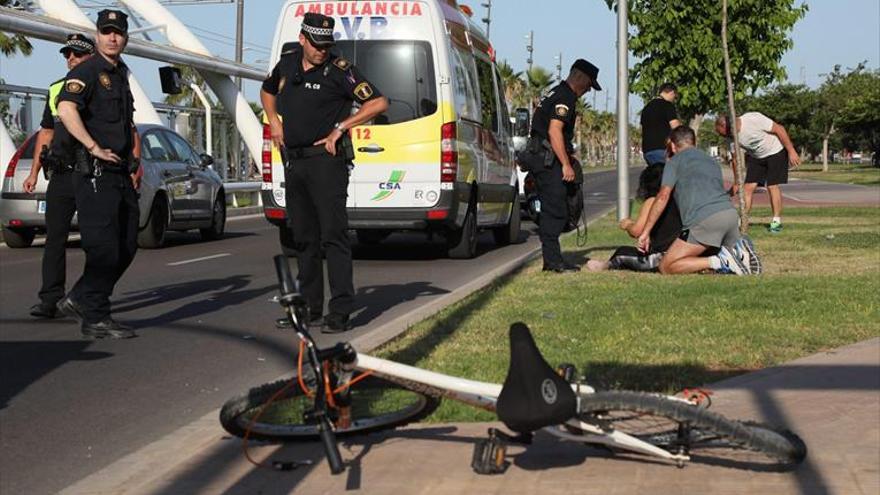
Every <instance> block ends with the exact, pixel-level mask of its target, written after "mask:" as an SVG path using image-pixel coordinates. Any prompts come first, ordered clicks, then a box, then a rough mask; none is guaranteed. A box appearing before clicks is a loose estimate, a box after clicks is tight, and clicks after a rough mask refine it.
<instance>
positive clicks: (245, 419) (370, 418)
mask: <svg viewBox="0 0 880 495" xmlns="http://www.w3.org/2000/svg"><path fill="white" fill-rule="evenodd" d="M295 381H296V377H294V378H292V379H285V380H279V381H277V382H273V383H268V384H265V385H262V386H259V387H255V388H252V389H251V390H250V391H249V392H248V393H246V394H244V395H241V396H239V397H235V398H233V399H230V400H229V401H227V402H226V404H224V405H223V408H222V409H220V424H222V425H223V428H224V429H225V430H226V431H228V432H229V433H231V434H233V435H235V436H239V437H243V436H244V435H245V432H246V431H247V430H248V428H250V435H249V438H253V439H259V440H272V441H305V440H317V439H318V438H319V433H318V428H317V426H316V425H314V424H309V423H305V422H304V415H305V412H306V411H308V410H309V409H311V408H312V407H313V406H314V399H313V398H311V397H308V396H306V395H305V394H303V391H302V389H301V388H300V386H299V384H298V383H295ZM279 391H281V393H280V395H279V396H278V397H277V398H276V399H275V401H274V402H272V404H270V405H269V406H268V407H267V408H266V409H265V410H264V411H263V412H262V414H261V415H260V417H259V419H258V421H256V422H253V419H254V418H255V417H256V415H257V413H258V412H259V411H260V409H261V408H262V407H263V405H264V404H265V403H266V402H267V401H268V400H269V399H270V398H271V397H272V396H274V395H275V394H276V393H278V392H279ZM439 402H440V401H439V399H436V398H434V397H430V396H427V395H424V394H421V393H419V392H414V391H411V390H408V389H405V388H403V387H400V386H398V385H396V384H393V383H391V382H389V381H387V380H383V379H381V378H377V377H374V376H369V377H367V378H365V379H363V380H361V381H359V382H357V383H355V384H353V385H352V386H351V422H350V424H349V425H348V426H346V427H339V426H338V425H337V428H336V431H335V433H336V436H338V437H344V436H349V435H356V434H362V433H370V432H374V431H380V430H388V429H393V428H395V427H398V426H403V425H405V424H408V423H413V422H416V421H419V420H421V419H423V418H425V417H427V416H428V415H430V414H431V413H432V412H434V410H435V409H436V408H437V406H438V405H439ZM252 423H253V424H252Z"/></svg>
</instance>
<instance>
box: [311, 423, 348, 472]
mask: <svg viewBox="0 0 880 495" xmlns="http://www.w3.org/2000/svg"><path fill="white" fill-rule="evenodd" d="M318 431H319V432H320V434H321V443H323V444H324V453H325V454H326V455H327V463H329V464H330V472H331V473H332V474H339V473H341V472H343V471H345V466H344V465H343V464H342V456H341V455H339V446H337V445H336V435H334V434H333V428H332V426H330V420H329V419H327V417H326V416H322V417H321V421H320V423H319V424H318Z"/></svg>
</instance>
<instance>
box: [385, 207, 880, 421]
mask: <svg viewBox="0 0 880 495" xmlns="http://www.w3.org/2000/svg"><path fill="white" fill-rule="evenodd" d="M754 213H755V218H756V219H758V220H759V221H760V220H761V219H762V218H763V217H769V215H770V212H769V211H764V210H762V209H756V210H755V211H754ZM752 230H753V232H752V237H753V239H754V240H755V244H756V246H757V248H758V250H759V252H760V253H761V254H762V258H763V260H764V265H765V270H766V273H765V275H763V276H761V277H735V276H719V275H691V276H680V277H664V276H660V275H656V274H638V273H627V272H607V273H600V274H595V273H588V272H581V273H575V274H565V275H558V274H545V273H543V272H541V262H540V260H538V261H535V262H532V263H531V264H529V265H527V266H526V267H524V268H523V269H522V270H520V271H519V272H518V273H516V274H513V275H510V276H508V277H506V278H504V279H502V280H499V281H497V282H495V283H494V284H493V285H491V286H490V287H488V288H486V289H484V290H482V291H480V292H478V293H476V294H473V295H472V296H470V297H469V298H466V299H465V300H463V301H461V302H459V303H458V304H455V305H453V306H451V307H449V308H447V309H446V310H444V311H442V312H441V313H439V314H437V315H435V316H434V317H432V318H429V319H427V320H425V321H423V322H421V323H420V324H418V325H416V326H415V327H413V328H411V329H410V330H409V331H407V332H406V333H405V334H403V335H402V336H400V337H399V338H397V339H396V340H394V341H392V342H390V343H388V344H386V345H385V346H383V347H382V348H380V349H378V350H377V351H376V352H375V354H376V355H378V356H381V357H385V358H389V359H393V360H397V361H401V362H405V363H410V364H415V365H417V366H420V367H424V368H427V369H431V370H436V371H440V372H443V373H449V374H452V375H456V376H462V377H468V378H473V379H477V380H487V381H493V382H499V383H500V382H502V381H503V380H504V376H505V374H506V371H507V366H508V359H509V357H508V352H509V351H508V336H507V332H508V327H509V325H510V323H512V322H514V321H523V322H525V323H526V324H528V325H529V326H530V328H531V329H532V332H533V334H534V336H535V339H536V341H537V342H538V346H539V347H540V348H541V350H542V352H543V354H544V356H545V358H546V359H547V361H548V362H549V363H550V364H551V365H554V366H555V365H556V364H558V363H561V362H571V363H574V364H575V365H576V366H577V367H578V370H579V373H580V374H584V375H586V377H587V382H588V383H591V384H593V385H596V386H598V387H599V388H613V387H617V388H628V389H636V390H651V391H662V392H676V391H678V390H680V389H682V388H683V387H687V386H696V385H701V384H706V383H711V382H713V381H717V380H720V379H723V378H726V377H730V376H733V375H737V374H741V373H745V372H748V371H751V370H755V369H758V368H763V367H766V366H772V365H776V364H780V363H783V362H786V361H789V360H791V359H795V358H798V357H801V356H806V355H809V354H812V353H815V352H817V351H820V350H823V349H831V348H834V347H838V346H841V345H844V344H848V343H852V342H857V341H860V340H864V339H867V338H870V337H874V336H877V335H880V249H878V245H880V209H878V208H822V209H809V208H797V209H795V208H792V209H789V210H787V211H786V223H785V230H784V231H783V232H782V233H781V234H776V235H771V234H769V233H767V232H766V230H765V229H764V228H763V224H755V225H754V227H753V229H752ZM630 242H631V241H630V239H629V238H628V237H626V235H625V234H623V233H622V232H621V231H619V230H618V229H617V228H616V226H615V222H614V219H613V218H611V216H607V217H605V218H604V219H601V220H600V221H598V222H597V223H595V224H593V225H592V226H591V227H590V230H589V242H588V248H587V249H580V248H577V247H576V246H575V245H574V238H573V237H571V236H568V237H567V238H566V239H565V242H564V245H565V247H566V249H567V250H568V252H569V255H571V256H572V257H574V258H578V259H579V260H580V261H583V260H584V259H585V258H586V257H588V256H589V257H593V258H597V259H607V257H608V255H609V254H610V253H611V251H612V249H613V248H614V247H615V246H618V245H622V244H629V243H630ZM491 419H494V418H493V416H492V415H490V414H488V413H485V412H481V411H476V410H474V409H471V408H469V407H467V406H462V405H459V404H457V403H454V402H452V401H444V403H443V405H442V406H441V408H440V409H439V410H438V411H437V412H436V413H435V414H434V415H433V416H432V419H431V420H433V421H470V420H491Z"/></svg>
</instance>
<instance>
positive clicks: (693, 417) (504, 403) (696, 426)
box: [220, 256, 807, 474]
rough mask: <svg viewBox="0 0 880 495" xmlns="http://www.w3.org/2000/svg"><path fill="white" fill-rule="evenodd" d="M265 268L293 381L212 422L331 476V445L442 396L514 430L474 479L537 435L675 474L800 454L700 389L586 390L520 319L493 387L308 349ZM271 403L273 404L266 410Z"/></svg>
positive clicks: (782, 433) (801, 447)
mask: <svg viewBox="0 0 880 495" xmlns="http://www.w3.org/2000/svg"><path fill="white" fill-rule="evenodd" d="M275 268H276V272H277V275H278V279H279V283H280V292H281V294H280V297H279V302H280V304H281V306H282V307H283V308H284V310H285V312H286V315H287V318H289V320H290V323H291V326H292V328H294V329H295V330H296V334H297V337H298V338H299V339H300V352H299V355H298V358H297V359H298V364H297V373H296V375H295V376H294V377H293V378H290V379H283V380H279V381H277V382H273V383H269V384H265V385H262V386H259V387H255V388H253V389H251V390H250V391H249V392H248V393H246V394H244V395H242V396H239V397H235V398H233V399H230V400H229V401H227V402H226V404H225V405H224V406H223V408H222V409H221V411H220V422H221V424H222V425H223V427H224V428H225V429H226V430H227V431H228V432H229V433H232V434H234V435H237V436H240V437H244V438H245V441H247V439H248V438H254V439H262V440H270V441H279V440H280V441H300V440H313V439H320V440H321V441H322V443H323V448H324V451H325V454H326V456H327V460H328V463H329V465H330V471H331V472H332V473H333V474H338V473H341V472H343V471H344V469H345V468H344V465H343V462H342V458H341V456H340V454H339V448H338V446H337V443H336V438H337V437H342V436H351V435H357V434H365V433H369V432H373V431H378V430H386V429H392V428H395V427H397V426H401V425H404V424H407V423H411V422H415V421H418V420H420V419H422V418H424V417H427V416H428V415H430V414H431V413H432V412H433V411H434V410H435V409H436V408H437V406H438V405H439V402H440V399H441V398H448V399H453V400H458V401H461V402H464V403H466V404H469V405H471V406H474V407H478V408H482V409H486V410H488V411H493V412H495V413H496V414H497V415H498V418H499V419H500V420H501V421H502V422H503V423H504V424H505V425H506V426H507V427H508V428H509V429H510V430H512V431H514V432H516V434H515V435H510V434H506V433H504V432H502V431H500V430H498V429H494V428H492V429H490V430H489V438H488V439H483V440H480V441H478V442H476V445H475V448H474V457H473V460H472V467H473V468H474V470H475V471H477V472H478V473H484V474H491V473H500V472H503V471H504V470H505V469H506V468H507V466H508V465H509V462H508V461H506V460H505V454H506V447H507V445H508V444H509V443H511V442H514V443H521V444H529V443H531V440H532V435H533V433H534V432H535V431H538V430H544V431H547V432H549V433H550V434H552V435H555V436H557V437H559V438H562V439H564V440H571V441H576V442H582V443H584V444H594V445H602V446H605V447H607V448H608V449H610V450H611V451H612V452H616V451H627V452H631V453H636V454H642V455H647V456H650V457H654V458H658V459H662V460H664V461H667V462H670V463H672V464H675V465H677V466H679V467H683V466H684V465H685V464H686V463H687V462H688V461H689V460H691V459H692V458H693V457H697V456H708V457H710V458H711V459H714V460H718V459H722V460H726V461H727V462H728V464H732V465H733V466H734V467H739V466H741V467H750V466H755V467H763V468H764V469H765V470H766V469H767V468H772V469H780V468H781V469H785V468H790V467H794V466H796V465H797V464H799V463H800V462H801V461H803V459H804V458H805V457H806V454H807V449H806V445H805V444H804V442H803V441H802V440H801V439H800V438H799V437H798V436H797V435H795V434H794V433H792V432H791V431H788V430H781V429H774V428H771V427H769V426H766V425H762V424H759V423H753V422H740V421H736V420H731V419H727V418H725V417H723V416H721V415H719V414H716V413H714V412H711V411H709V410H708V405H709V403H710V399H709V395H708V394H707V393H705V392H703V391H697V392H695V393H690V394H688V396H687V397H679V396H667V395H661V394H653V393H645V392H632V391H623V390H612V391H597V390H595V389H594V388H593V387H591V386H589V385H587V384H585V383H581V382H579V381H577V380H576V379H575V374H576V370H575V368H574V366H572V365H561V366H560V368H559V369H557V370H554V369H552V368H551V367H550V365H548V364H547V363H546V361H544V359H543V357H542V356H541V353H540V351H539V350H538V348H537V346H536V345H535V342H534V340H533V339H532V337H531V334H530V332H529V329H528V328H527V327H526V326H525V325H524V324H522V323H515V324H513V325H512V326H511V330H510V341H511V360H510V366H509V370H508V374H507V378H506V379H505V382H504V384H503V385H500V384H494V383H486V382H479V381H474V380H468V379H465V378H458V377H453V376H447V375H444V374H441V373H437V372H433V371H428V370H424V369H420V368H416V367H413V366H408V365H405V364H401V363H396V362H393V361H389V360H385V359H380V358H376V357H372V356H369V355H366V354H362V353H359V352H357V351H356V350H355V349H353V348H352V347H351V345H349V344H348V343H345V342H341V343H338V344H336V345H335V346H333V347H330V348H325V349H319V348H318V347H317V345H316V344H315V341H314V340H313V338H312V337H311V335H310V333H309V330H308V327H307V325H306V324H304V323H303V322H305V321H308V319H307V316H308V314H307V308H306V304H305V301H304V300H303V298H302V297H301V296H300V294H299V293H298V292H297V286H296V284H295V283H294V281H293V278H292V276H291V273H290V268H289V266H288V262H287V258H286V257H284V256H276V257H275ZM304 357H305V358H306V359H307V363H308V367H307V368H303V358H304ZM356 372H358V373H360V374H359V375H357V376H355V373H356ZM270 405H276V407H275V408H274V409H269V407H270ZM267 413H268V414H267ZM246 450H247V448H246V445H245V451H246ZM275 467H276V468H279V469H280V468H282V466H280V465H276V466H275ZM287 467H290V465H289V463H288V466H287Z"/></svg>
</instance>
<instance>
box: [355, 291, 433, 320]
mask: <svg viewBox="0 0 880 495" xmlns="http://www.w3.org/2000/svg"><path fill="white" fill-rule="evenodd" d="M448 293H449V291H448V290H446V289H441V288H439V287H434V286H433V285H431V282H409V283H406V284H387V285H368V286H366V287H361V288H360V289H358V291H357V295H355V298H354V300H355V308H354V310H353V311H352V314H354V315H355V317H354V319H353V320H352V323H353V324H354V326H357V327H362V326H364V325H367V324H368V323H370V322H371V321H373V320H374V319H376V318H377V317H379V316H381V315H382V314H383V313H384V312H385V311H388V310H390V309H391V308H393V307H395V306H397V305H399V304H402V303H405V302H407V301H414V300H416V299H418V298H419V297H423V296H436V295H439V294H448Z"/></svg>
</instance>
